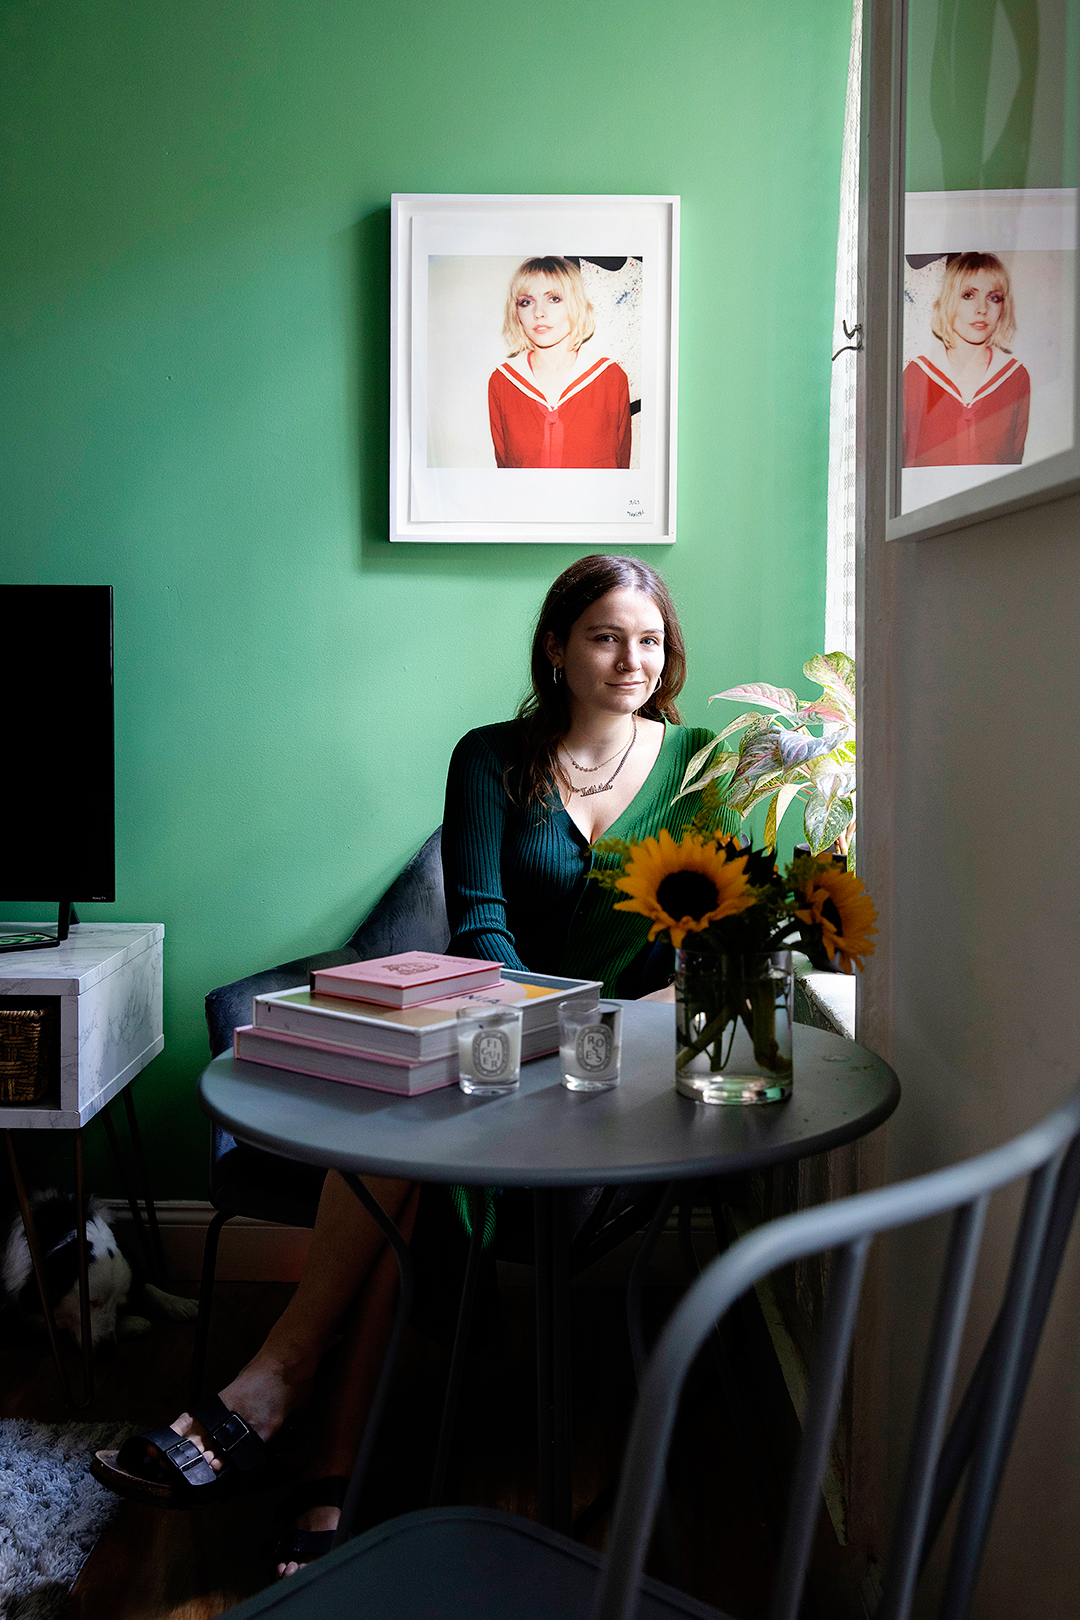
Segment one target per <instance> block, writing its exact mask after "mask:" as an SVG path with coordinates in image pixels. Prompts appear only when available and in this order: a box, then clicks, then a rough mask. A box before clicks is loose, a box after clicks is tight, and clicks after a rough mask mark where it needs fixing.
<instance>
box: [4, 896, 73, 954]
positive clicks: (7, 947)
mask: <svg viewBox="0 0 1080 1620" xmlns="http://www.w3.org/2000/svg"><path fill="white" fill-rule="evenodd" d="M78 920H79V914H78V912H77V911H76V910H75V906H74V904H73V902H72V901H70V900H61V902H60V911H59V914H58V916H57V919H56V933H55V935H54V934H41V933H38V932H37V931H36V930H35V931H34V932H33V933H25V934H12V933H6V932H5V933H3V934H0V955H3V953H4V952H5V951H44V950H48V948H49V946H50V945H53V946H55V945H61V944H63V942H64V940H65V939H67V937H68V930H69V928H70V927H71V925H72V923H77V922H78Z"/></svg>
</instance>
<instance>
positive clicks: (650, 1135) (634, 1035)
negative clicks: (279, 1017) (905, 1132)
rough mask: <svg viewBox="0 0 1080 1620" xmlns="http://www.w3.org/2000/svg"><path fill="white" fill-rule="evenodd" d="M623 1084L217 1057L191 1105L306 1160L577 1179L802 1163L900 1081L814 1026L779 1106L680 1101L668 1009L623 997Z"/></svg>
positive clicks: (551, 1068)
mask: <svg viewBox="0 0 1080 1620" xmlns="http://www.w3.org/2000/svg"><path fill="white" fill-rule="evenodd" d="M622 1046H623V1056H622V1079H621V1081H620V1083H619V1085H618V1086H616V1087H615V1089H614V1090H612V1091H605V1092H600V1093H596V1094H593V1095H582V1094H580V1093H574V1092H570V1091H567V1089H566V1088H565V1086H564V1085H563V1084H562V1071H561V1069H560V1068H559V1061H558V1057H557V1056H553V1057H547V1058H537V1059H535V1060H534V1061H533V1062H531V1063H527V1064H525V1065H523V1067H522V1071H521V1086H520V1089H519V1090H518V1091H517V1092H515V1093H513V1094H511V1095H510V1096H507V1097H495V1098H481V1097H466V1096H465V1095H464V1094H463V1093H462V1092H461V1091H459V1090H458V1088H457V1086H448V1087H445V1088H443V1089H442V1090H439V1091H429V1092H427V1093H425V1095H423V1096H422V1097H393V1096H389V1095H388V1094H387V1093H385V1092H381V1091H369V1090H365V1089H364V1088H362V1087H360V1086H349V1085H342V1084H341V1083H340V1082H337V1081H333V1080H316V1079H312V1078H311V1077H310V1076H307V1075H300V1074H287V1073H285V1072H283V1071H282V1070H280V1069H271V1068H267V1067H266V1066H265V1065H263V1064H258V1063H247V1062H241V1061H237V1060H236V1059H235V1058H232V1057H229V1056H222V1057H218V1058H215V1059H214V1061H213V1062H212V1063H211V1064H210V1066H209V1067H208V1068H207V1069H206V1070H205V1071H204V1072H203V1075H202V1078H201V1079H200V1081H199V1100H200V1102H201V1104H202V1106H203V1108H204V1109H205V1110H206V1112H207V1113H208V1114H209V1115H210V1116H211V1118H212V1119H213V1120H215V1121H216V1122H217V1123H218V1124H219V1125H223V1126H224V1127H225V1129H226V1130H228V1131H230V1132H231V1133H232V1134H233V1135H234V1136H236V1137H238V1138H239V1139H240V1140H242V1141H245V1142H251V1143H254V1144H255V1146H257V1147H264V1148H269V1149H270V1150H271V1151H272V1152H274V1153H281V1154H284V1155H285V1156H286V1157H287V1158H291V1159H299V1160H301V1161H303V1162H304V1163H306V1164H317V1165H326V1166H328V1167H332V1168H334V1169H337V1170H357V1171H360V1172H362V1173H365V1174H369V1175H386V1176H401V1177H405V1178H408V1179H409V1180H415V1181H443V1182H461V1183H464V1184H466V1185H478V1186H479V1185H495V1186H500V1187H581V1186H598V1185H612V1184H615V1183H622V1182H649V1181H673V1180H690V1179H692V1178H694V1177H698V1176H708V1175H718V1174H724V1173H728V1172H732V1171H737V1170H752V1169H759V1168H761V1167H762V1166H765V1165H770V1164H779V1163H781V1162H783V1161H784V1160H787V1159H801V1158H803V1157H805V1156H806V1155H807V1154H811V1153H821V1152H824V1151H825V1150H826V1149H827V1148H832V1147H838V1146H839V1145H840V1144H841V1143H844V1142H851V1141H854V1140H855V1139H856V1138H857V1137H860V1136H865V1135H866V1134H867V1132H869V1131H872V1130H873V1129H874V1128H875V1126H877V1125H880V1124H881V1123H882V1121H883V1120H886V1119H888V1117H889V1115H890V1114H891V1113H892V1111H893V1109H894V1108H895V1107H896V1105H897V1103H898V1102H899V1100H900V1086H899V1084H898V1082H897V1079H896V1076H895V1075H894V1074H893V1072H892V1070H891V1069H890V1068H889V1066H888V1064H887V1063H883V1062H882V1060H881V1059H880V1058H878V1057H875V1056H874V1054H873V1053H872V1052H868V1051H867V1050H866V1049H865V1047H861V1046H856V1044H855V1042H854V1041H848V1040H845V1039H844V1038H843V1037H842V1036H839V1035H831V1034H829V1033H827V1032H826V1031H825V1030H820V1029H810V1028H807V1027H804V1026H802V1025H797V1026H796V1033H795V1077H794V1088H793V1094H792V1096H791V1099H790V1101H788V1102H786V1103H769V1104H762V1105H759V1106H754V1107H748V1108H727V1107H717V1106H715V1105H709V1104H705V1103H695V1102H692V1101H691V1100H690V1099H689V1098H686V1097H680V1096H679V1094H678V1093H677V1092H676V1090H675V1083H674V1054H675V1016H674V1008H673V1007H671V1006H669V1005H663V1004H658V1003H655V1002H640V1001H636V1002H633V1001H632V1002H627V1003H625V1005H624V1014H623V1043H622Z"/></svg>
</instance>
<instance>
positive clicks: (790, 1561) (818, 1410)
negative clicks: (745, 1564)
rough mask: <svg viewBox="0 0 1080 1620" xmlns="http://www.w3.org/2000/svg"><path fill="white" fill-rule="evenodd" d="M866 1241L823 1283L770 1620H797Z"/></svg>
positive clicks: (848, 1251) (843, 1255)
mask: <svg viewBox="0 0 1080 1620" xmlns="http://www.w3.org/2000/svg"><path fill="white" fill-rule="evenodd" d="M869 1253H870V1238H869V1237H861V1238H857V1239H856V1240H855V1242H854V1243H848V1244H846V1245H845V1246H844V1248H843V1249H841V1251H840V1256H839V1260H838V1262H837V1264H835V1265H834V1266H833V1269H832V1275H831V1277H830V1279H829V1294H828V1299H827V1301H826V1304H825V1314H824V1316H823V1318H822V1322H821V1332H820V1334H819V1336H818V1342H817V1345H816V1347H815V1350H814V1366H813V1373H812V1376H811V1380H810V1398H809V1401H808V1402H807V1407H806V1414H805V1416H804V1419H803V1432H802V1439H801V1441H800V1442H799V1453H798V1456H797V1458H796V1461H795V1475H794V1479H793V1481H792V1488H791V1509H790V1511H789V1513H788V1518H787V1524H786V1526H785V1528H784V1540H783V1545H782V1547H781V1550H780V1568H779V1570H778V1572H777V1576H776V1586H775V1588H774V1590H773V1600H772V1605H771V1608H770V1610H769V1614H770V1620H798V1613H799V1609H800V1607H801V1604H802V1589H803V1581H804V1580H805V1579H806V1569H807V1565H808V1564H809V1562H810V1549H811V1547H812V1546H813V1541H814V1530H815V1528H816V1527H817V1517H818V1507H819V1504H820V1502H821V1487H822V1485H823V1483H824V1481H825V1470H826V1468H827V1467H828V1463H829V1450H830V1447H831V1444H832V1433H833V1428H834V1427H835V1424H836V1413H837V1410H838V1409H839V1406H840V1395H841V1392H842V1390H843V1387H844V1372H845V1369H846V1367H847V1359H848V1353H849V1351H850V1350H851V1339H852V1335H853V1334H854V1332H855V1318H856V1317H857V1316H858V1313H859V1295H860V1293H861V1292H862V1282H863V1277H864V1275H865V1272H866V1261H867V1256H868V1255H869Z"/></svg>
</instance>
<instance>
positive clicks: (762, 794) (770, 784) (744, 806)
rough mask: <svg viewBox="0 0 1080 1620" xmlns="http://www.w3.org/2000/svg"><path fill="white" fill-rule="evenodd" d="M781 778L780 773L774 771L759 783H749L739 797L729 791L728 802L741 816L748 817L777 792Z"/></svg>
mask: <svg viewBox="0 0 1080 1620" xmlns="http://www.w3.org/2000/svg"><path fill="white" fill-rule="evenodd" d="M779 776H780V772H779V771H774V772H771V773H770V774H769V775H768V776H766V777H762V778H761V779H760V780H759V781H757V782H752V783H748V784H747V786H746V788H745V791H744V792H742V793H740V794H739V795H738V797H736V796H735V795H734V794H733V793H732V792H731V791H730V790H729V791H728V797H727V802H728V804H729V805H730V807H731V809H732V810H737V811H738V813H739V815H740V816H743V817H745V816H748V815H749V814H750V812H751V810H752V809H753V808H754V806H755V805H756V804H760V803H761V801H762V799H767V798H769V797H770V796H771V795H772V794H773V793H775V792H776V789H777V787H778V786H779V781H778V778H779Z"/></svg>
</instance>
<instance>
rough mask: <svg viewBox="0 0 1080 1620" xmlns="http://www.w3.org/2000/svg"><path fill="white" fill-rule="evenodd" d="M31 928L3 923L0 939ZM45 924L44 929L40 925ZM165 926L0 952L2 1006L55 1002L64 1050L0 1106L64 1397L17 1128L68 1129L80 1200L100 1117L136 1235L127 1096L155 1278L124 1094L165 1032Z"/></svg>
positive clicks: (96, 926)
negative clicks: (50, 1073) (85, 1142)
mask: <svg viewBox="0 0 1080 1620" xmlns="http://www.w3.org/2000/svg"><path fill="white" fill-rule="evenodd" d="M28 926H34V925H28V924H25V923H24V924H14V923H12V924H7V925H5V924H3V923H0V937H2V935H3V933H4V931H5V927H6V928H7V930H8V931H11V930H14V929H19V930H22V929H25V928H26V927H28ZM41 926H44V927H47V926H48V925H47V924H45V925H41ZM164 938H165V929H164V926H163V925H162V924H161V923H76V924H75V925H74V926H73V927H72V929H71V932H70V933H69V935H68V938H67V939H66V940H64V941H63V942H62V943H61V944H60V945H58V946H57V947H56V949H55V950H52V949H49V950H44V951H42V950H32V951H12V952H10V953H5V954H3V955H0V1009H2V1008H3V1007H4V1006H5V1004H8V1005H10V1004H11V1003H12V1002H16V1003H19V1004H22V1005H25V1004H26V1003H27V1002H36V1003H41V1004H47V1003H50V1002H55V1003H58V1004H59V1014H60V1052H59V1063H58V1065H57V1072H56V1074H55V1075H54V1077H53V1079H52V1081H51V1083H50V1086H49V1089H48V1090H47V1091H46V1093H45V1095H44V1096H43V1097H42V1098H41V1100H40V1101H39V1102H34V1103H11V1104H0V1130H3V1132H4V1135H5V1138H6V1140H7V1149H8V1157H9V1159H10V1161H11V1167H12V1172H13V1174H14V1177H15V1186H16V1191H17V1193H18V1196H19V1204H20V1207H21V1209H22V1212H23V1222H24V1225H25V1227H26V1232H27V1240H28V1243H29V1246H30V1253H31V1259H32V1260H33V1262H34V1271H35V1275H36V1277H37V1280H38V1287H39V1290H40V1291H41V1294H42V1300H43V1304H44V1307H45V1324H46V1328H47V1329H48V1332H49V1339H50V1342H51V1344H52V1350H53V1356H54V1359H55V1361H56V1367H57V1372H58V1374H59V1377H60V1382H61V1386H62V1387H63V1390H64V1398H65V1400H67V1401H69V1402H71V1400H72V1396H71V1387H70V1383H69V1381H68V1377H67V1372H66V1369H65V1367H64V1364H63V1359H62V1357H61V1355H60V1346H59V1342H58V1339H57V1332H56V1323H55V1320H54V1318H53V1313H52V1310H51V1308H50V1307H49V1303H48V1300H47V1298H46V1295H45V1289H44V1286H43V1282H44V1277H43V1270H42V1263H41V1262H42V1257H41V1253H40V1250H39V1247H38V1244H37V1238H36V1233H35V1232H34V1230H33V1220H32V1217H31V1214H30V1207H29V1201H28V1198H27V1193H26V1188H25V1184H24V1181H23V1178H22V1175H21V1172H20V1170H19V1165H18V1159H17V1156H16V1153H15V1141H14V1136H13V1134H12V1133H13V1132H14V1131H26V1130H51V1131H57V1130H59V1131H70V1132H71V1133H72V1134H73V1137H74V1146H75V1195H76V1199H77V1201H78V1203H79V1204H80V1206H81V1204H82V1201H83V1196H84V1178H83V1155H82V1129H83V1126H84V1125H86V1124H88V1123H89V1121H90V1120H92V1119H93V1118H94V1117H95V1115H96V1114H99V1113H101V1114H102V1116H103V1121H104V1124H105V1130H106V1133H107V1135H108V1138H109V1142H110V1145H111V1146H112V1149H113V1152H114V1154H115V1155H116V1160H117V1164H118V1166H119V1168H120V1173H121V1176H122V1179H123V1181H124V1188H125V1191H126V1193H127V1198H128V1203H129V1205H130V1207H131V1212H132V1219H133V1220H134V1222H135V1225H136V1229H137V1230H138V1231H139V1232H140V1234H142V1230H143V1228H142V1216H141V1212H140V1210H139V1206H138V1203H137V1201H136V1199H135V1196H134V1192H133V1189H132V1185H131V1182H130V1180H129V1177H128V1174H127V1170H126V1168H125V1165H124V1162H123V1159H122V1157H121V1155H120V1151H119V1142H118V1140H117V1136H116V1131H115V1128H114V1126H113V1123H112V1120H111V1119H110V1117H109V1114H108V1111H107V1110H108V1104H109V1103H110V1102H111V1101H112V1099H113V1098H114V1097H117V1096H119V1095H121V1094H122V1095H123V1098H124V1106H125V1110H126V1112H127V1120H128V1127H129V1129H130V1132H131V1141H132V1147H133V1149H134V1153H135V1159H136V1164H137V1168H138V1172H139V1177H140V1180H141V1183H142V1185H141V1189H140V1190H141V1192H142V1197H143V1202H144V1204H145V1207H146V1218H147V1224H148V1226H149V1231H150V1238H151V1244H152V1248H153V1254H154V1258H155V1261H156V1269H157V1271H158V1273H159V1278H160V1279H162V1280H163V1273H164V1263H163V1254H162V1249H161V1239H160V1235H159V1233H158V1226H157V1216H156V1213H155V1210H154V1205H153V1200H152V1199H151V1197H150V1191H149V1182H148V1177H147V1173H146V1160H145V1156H144V1154H143V1151H142V1142H141V1139H140V1135H139V1128H138V1123H137V1120H136V1117H135V1106H134V1103H133V1101H132V1097H131V1092H130V1090H128V1089H127V1088H128V1087H129V1085H130V1082H131V1081H132V1080H133V1079H134V1078H135V1076H136V1075H137V1074H138V1073H139V1072H140V1070H142V1069H144V1068H145V1067H146V1065H147V1064H148V1063H149V1062H150V1061H151V1059H153V1058H155V1057H156V1056H157V1055H158V1053H159V1052H160V1051H161V1050H162V1048H163V1047H164V1045H165V1036H164V1033H163V1030H162V1010H161V999H162V954H163V942H164ZM75 1236H76V1241H77V1242H78V1247H79V1283H80V1303H81V1307H82V1311H81V1317H82V1341H83V1374H84V1390H83V1402H82V1403H81V1404H84V1405H85V1404H86V1403H87V1402H88V1401H89V1400H91V1399H92V1397H93V1345H92V1344H91V1342H90V1300H89V1290H88V1287H87V1280H86V1267H87V1252H86V1242H85V1233H84V1232H83V1230H82V1227H81V1224H80V1226H79V1228H78V1230H77V1232H76V1235H75Z"/></svg>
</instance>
